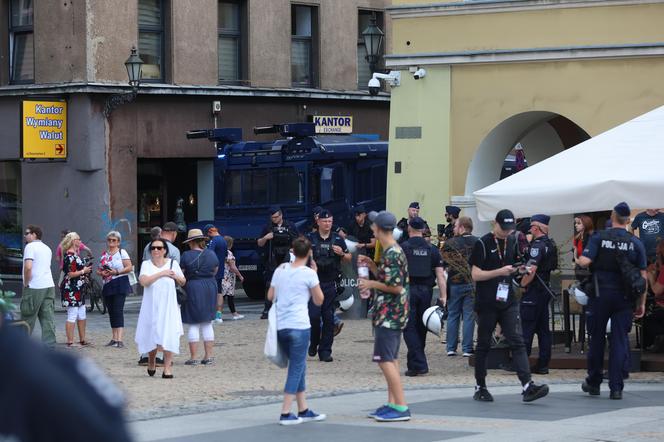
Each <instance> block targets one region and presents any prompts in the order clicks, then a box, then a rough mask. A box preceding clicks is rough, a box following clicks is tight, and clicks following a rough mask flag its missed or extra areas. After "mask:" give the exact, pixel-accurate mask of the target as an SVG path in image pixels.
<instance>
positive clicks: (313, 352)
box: [308, 347, 318, 358]
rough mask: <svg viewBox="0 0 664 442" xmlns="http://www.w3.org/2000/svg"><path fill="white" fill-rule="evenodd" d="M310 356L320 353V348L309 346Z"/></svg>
mask: <svg viewBox="0 0 664 442" xmlns="http://www.w3.org/2000/svg"><path fill="white" fill-rule="evenodd" d="M308 353H309V356H311V357H312V358H313V357H314V356H316V355H317V354H318V349H317V348H316V347H309V352H308Z"/></svg>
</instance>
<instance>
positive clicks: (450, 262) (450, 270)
mask: <svg viewBox="0 0 664 442" xmlns="http://www.w3.org/2000/svg"><path fill="white" fill-rule="evenodd" d="M478 240H479V238H478V237H476V236H473V235H470V234H468V235H462V236H455V237H454V238H451V239H448V240H447V241H445V244H444V245H443V261H444V262H445V266H446V267H447V282H448V283H449V284H472V282H473V279H472V277H471V276H470V264H469V263H470V255H471V254H472V253H473V248H474V247H475V243H476V242H477V241H478Z"/></svg>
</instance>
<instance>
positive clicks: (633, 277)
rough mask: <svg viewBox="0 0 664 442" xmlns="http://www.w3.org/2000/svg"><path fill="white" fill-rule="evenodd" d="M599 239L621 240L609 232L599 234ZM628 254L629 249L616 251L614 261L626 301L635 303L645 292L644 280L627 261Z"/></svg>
mask: <svg viewBox="0 0 664 442" xmlns="http://www.w3.org/2000/svg"><path fill="white" fill-rule="evenodd" d="M600 239H610V240H613V241H616V240H620V239H621V238H620V237H619V236H617V235H614V234H612V232H611V231H608V230H605V231H602V232H600ZM629 240H630V242H633V241H632V235H631V234H630V238H629ZM628 253H629V249H628V250H617V251H616V254H615V256H616V261H617V262H618V268H619V269H620V274H621V275H622V281H623V286H624V289H625V294H626V295H627V298H628V299H631V300H634V301H635V300H637V299H638V298H639V297H640V296H641V295H643V293H644V292H645V291H646V280H645V278H644V277H643V276H641V270H639V268H638V267H636V266H635V265H634V264H632V263H631V262H630V261H629V258H628V256H627V255H628Z"/></svg>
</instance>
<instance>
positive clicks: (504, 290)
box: [493, 236, 510, 302]
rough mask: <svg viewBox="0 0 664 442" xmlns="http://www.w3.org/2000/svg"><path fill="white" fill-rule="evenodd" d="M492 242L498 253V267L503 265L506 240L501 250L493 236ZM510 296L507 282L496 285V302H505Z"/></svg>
mask: <svg viewBox="0 0 664 442" xmlns="http://www.w3.org/2000/svg"><path fill="white" fill-rule="evenodd" d="M493 240H494V241H495V242H496V251H497V252H498V258H499V259H500V267H502V266H503V265H505V254H506V251H507V239H505V246H504V248H503V250H500V243H499V242H498V239H497V238H496V237H495V236H494V237H493ZM509 295H510V285H509V283H508V282H507V281H505V280H503V281H500V282H499V283H498V289H497V290H496V301H498V302H507V298H508V297H509Z"/></svg>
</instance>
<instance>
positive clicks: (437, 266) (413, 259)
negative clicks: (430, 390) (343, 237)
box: [401, 216, 447, 376]
mask: <svg viewBox="0 0 664 442" xmlns="http://www.w3.org/2000/svg"><path fill="white" fill-rule="evenodd" d="M424 228H425V223H424V220H423V219H422V218H420V217H419V216H416V217H415V218H413V219H411V220H410V221H408V236H409V237H410V238H409V239H408V241H406V242H404V243H402V244H401V248H402V249H403V251H404V253H405V254H406V259H407V260H408V276H409V278H410V298H409V303H410V312H409V317H408V323H407V324H406V328H404V330H403V339H404V341H406V346H407V347H408V369H407V370H406V373H405V374H406V376H419V375H423V374H427V373H428V372H429V365H428V364H427V357H426V355H425V354H424V347H425V345H426V339H427V328H426V326H425V325H424V323H423V322H422V315H423V314H424V311H425V310H426V309H428V308H429V307H431V298H432V297H433V285H434V280H435V281H437V282H438V291H439V293H440V295H439V298H438V303H439V305H440V306H441V307H445V305H446V304H447V288H446V287H445V271H444V270H443V260H442V259H441V257H440V252H439V251H438V248H437V247H436V246H434V245H433V244H431V243H430V242H429V241H427V240H426V239H424V238H423V237H422V233H423V231H424Z"/></svg>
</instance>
